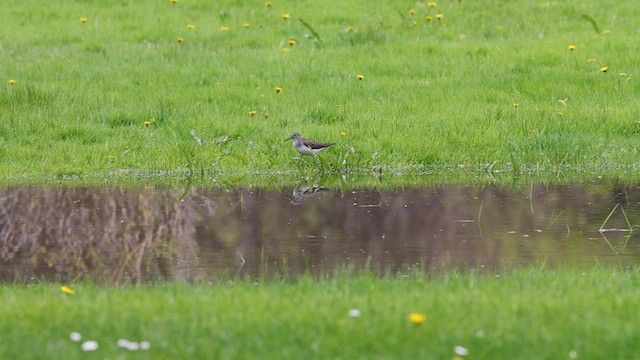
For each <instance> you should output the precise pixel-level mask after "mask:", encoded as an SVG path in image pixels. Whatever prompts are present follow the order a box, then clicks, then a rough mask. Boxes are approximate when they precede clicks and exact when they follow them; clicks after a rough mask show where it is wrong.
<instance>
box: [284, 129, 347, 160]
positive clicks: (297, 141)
mask: <svg viewBox="0 0 640 360" xmlns="http://www.w3.org/2000/svg"><path fill="white" fill-rule="evenodd" d="M287 140H293V147H294V148H295V149H296V150H297V151H298V152H299V153H300V154H302V155H308V156H314V155H315V154H317V153H319V152H320V151H322V150H324V149H326V148H328V147H329V146H333V145H335V143H320V142H317V141H313V140H309V139H305V138H303V137H302V135H300V133H299V132H296V131H294V132H292V133H291V136H290V137H288V138H286V139H285V140H284V141H287Z"/></svg>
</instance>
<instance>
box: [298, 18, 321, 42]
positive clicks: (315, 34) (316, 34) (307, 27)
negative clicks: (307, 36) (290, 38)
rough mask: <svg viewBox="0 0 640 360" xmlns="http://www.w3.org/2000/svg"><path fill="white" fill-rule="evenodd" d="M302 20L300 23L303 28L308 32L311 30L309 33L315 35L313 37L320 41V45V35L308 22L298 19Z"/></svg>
mask: <svg viewBox="0 0 640 360" xmlns="http://www.w3.org/2000/svg"><path fill="white" fill-rule="evenodd" d="M298 20H300V23H301V24H302V26H304V27H305V28H306V29H307V30H309V32H310V33H311V35H313V37H314V38H315V39H316V40H317V41H318V43H320V42H322V41H321V40H320V35H318V33H317V32H316V31H315V30H314V29H313V28H312V27H311V25H309V23H308V22H306V21H304V20H302V19H298Z"/></svg>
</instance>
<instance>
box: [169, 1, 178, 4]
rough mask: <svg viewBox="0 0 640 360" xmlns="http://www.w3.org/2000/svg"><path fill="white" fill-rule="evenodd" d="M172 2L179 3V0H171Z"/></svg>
mask: <svg viewBox="0 0 640 360" xmlns="http://www.w3.org/2000/svg"><path fill="white" fill-rule="evenodd" d="M170 1H171V3H172V4H177V3H178V0H170Z"/></svg>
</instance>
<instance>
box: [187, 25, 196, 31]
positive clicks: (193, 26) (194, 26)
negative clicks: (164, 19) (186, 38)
mask: <svg viewBox="0 0 640 360" xmlns="http://www.w3.org/2000/svg"><path fill="white" fill-rule="evenodd" d="M195 28H196V24H187V29H189V30H193V29H195Z"/></svg>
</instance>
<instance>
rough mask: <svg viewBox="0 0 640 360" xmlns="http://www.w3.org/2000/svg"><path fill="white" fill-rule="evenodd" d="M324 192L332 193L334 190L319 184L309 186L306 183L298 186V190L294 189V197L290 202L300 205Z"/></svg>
mask: <svg viewBox="0 0 640 360" xmlns="http://www.w3.org/2000/svg"><path fill="white" fill-rule="evenodd" d="M324 191H332V190H331V189H329V188H326V187H324V186H320V185H318V184H313V185H309V184H307V183H304V184H302V185H300V186H298V187H297V188H294V189H293V197H292V198H290V200H291V203H292V204H293V205H298V204H300V203H301V202H302V200H304V199H306V198H309V197H312V196H314V195H316V194H319V193H321V192H324Z"/></svg>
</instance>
